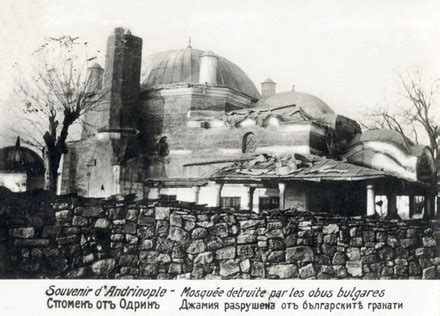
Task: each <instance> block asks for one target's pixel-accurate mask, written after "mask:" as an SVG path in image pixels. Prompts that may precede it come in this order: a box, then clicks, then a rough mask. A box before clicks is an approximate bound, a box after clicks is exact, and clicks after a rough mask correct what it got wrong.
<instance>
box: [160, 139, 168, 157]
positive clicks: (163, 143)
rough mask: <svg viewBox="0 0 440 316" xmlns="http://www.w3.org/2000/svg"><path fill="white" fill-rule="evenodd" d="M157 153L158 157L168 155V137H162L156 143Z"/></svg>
mask: <svg viewBox="0 0 440 316" xmlns="http://www.w3.org/2000/svg"><path fill="white" fill-rule="evenodd" d="M157 153H158V155H159V156H160V157H166V156H168V154H169V153H170V146H169V144H168V137H166V136H163V137H161V138H160V139H159V142H158V143H157Z"/></svg>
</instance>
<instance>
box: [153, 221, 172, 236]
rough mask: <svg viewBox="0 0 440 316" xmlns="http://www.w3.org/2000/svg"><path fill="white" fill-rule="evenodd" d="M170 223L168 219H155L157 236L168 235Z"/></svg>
mask: <svg viewBox="0 0 440 316" xmlns="http://www.w3.org/2000/svg"><path fill="white" fill-rule="evenodd" d="M169 228H170V224H169V222H168V221H161V220H160V221H157V222H156V234H157V236H159V237H165V236H167V235H168V232H169Z"/></svg>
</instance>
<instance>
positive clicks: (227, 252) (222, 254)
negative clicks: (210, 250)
mask: <svg viewBox="0 0 440 316" xmlns="http://www.w3.org/2000/svg"><path fill="white" fill-rule="evenodd" d="M235 254H236V249H235V246H228V247H224V248H221V249H218V250H217V251H216V252H215V257H216V259H217V260H225V259H234V258H235Z"/></svg>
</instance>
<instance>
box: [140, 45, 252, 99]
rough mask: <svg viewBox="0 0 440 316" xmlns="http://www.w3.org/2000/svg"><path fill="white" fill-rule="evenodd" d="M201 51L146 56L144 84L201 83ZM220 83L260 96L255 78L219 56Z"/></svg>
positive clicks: (167, 52)
mask: <svg viewBox="0 0 440 316" xmlns="http://www.w3.org/2000/svg"><path fill="white" fill-rule="evenodd" d="M202 55H203V51H202V50H198V49H192V48H185V49H179V50H169V51H165V52H160V53H156V54H153V55H150V56H147V57H146V58H144V60H143V61H142V66H143V69H142V75H141V78H142V79H141V81H142V85H143V86H144V87H148V86H161V85H167V84H172V83H198V82H199V69H200V57H201V56H202ZM216 56H217V57H218V66H217V67H218V68H217V85H218V86H224V87H228V88H232V89H234V90H237V91H240V92H242V93H244V94H247V95H248V96H251V97H253V98H257V99H259V98H260V97H261V96H260V93H259V92H258V90H257V88H256V87H255V84H254V83H253V82H252V80H251V79H250V78H249V77H248V76H247V75H246V74H245V73H244V71H243V70H241V69H240V68H239V67H238V66H237V65H235V64H234V63H232V62H230V61H229V60H227V59H226V58H224V57H221V56H218V55H216Z"/></svg>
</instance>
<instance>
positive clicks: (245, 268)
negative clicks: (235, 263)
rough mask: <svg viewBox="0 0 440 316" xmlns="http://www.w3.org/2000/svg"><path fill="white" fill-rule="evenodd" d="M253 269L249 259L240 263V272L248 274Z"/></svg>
mask: <svg viewBox="0 0 440 316" xmlns="http://www.w3.org/2000/svg"><path fill="white" fill-rule="evenodd" d="M250 269H251V261H250V260H249V259H246V260H243V261H241V262H240V270H241V272H243V273H248V272H249V271H250Z"/></svg>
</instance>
